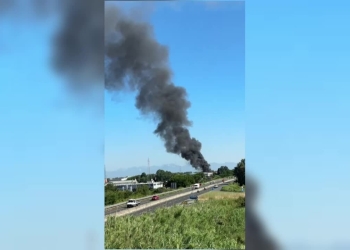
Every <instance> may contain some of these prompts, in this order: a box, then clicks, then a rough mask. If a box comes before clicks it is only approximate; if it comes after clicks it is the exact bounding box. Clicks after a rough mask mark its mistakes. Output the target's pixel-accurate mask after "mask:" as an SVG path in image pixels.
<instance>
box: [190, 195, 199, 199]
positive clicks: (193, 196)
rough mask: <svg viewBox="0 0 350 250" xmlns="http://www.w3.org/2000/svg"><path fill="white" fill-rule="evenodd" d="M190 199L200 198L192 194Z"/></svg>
mask: <svg viewBox="0 0 350 250" xmlns="http://www.w3.org/2000/svg"><path fill="white" fill-rule="evenodd" d="M190 200H198V196H197V195H191V196H190Z"/></svg>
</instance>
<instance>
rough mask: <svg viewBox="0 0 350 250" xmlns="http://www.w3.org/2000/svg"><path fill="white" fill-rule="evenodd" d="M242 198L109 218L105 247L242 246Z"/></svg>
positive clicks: (243, 209) (106, 224)
mask: <svg viewBox="0 0 350 250" xmlns="http://www.w3.org/2000/svg"><path fill="white" fill-rule="evenodd" d="M222 193H224V192H222ZM242 199H243V200H244V198H240V199H225V200H224V199H221V200H208V201H205V202H199V203H196V204H194V205H192V206H174V207H171V208H161V209H158V210H157V211H156V212H155V213H149V214H144V215H141V216H124V217H109V218H108V219H107V222H106V223H105V249H117V248H119V249H245V208H244V207H242V206H243V204H244V203H242Z"/></svg>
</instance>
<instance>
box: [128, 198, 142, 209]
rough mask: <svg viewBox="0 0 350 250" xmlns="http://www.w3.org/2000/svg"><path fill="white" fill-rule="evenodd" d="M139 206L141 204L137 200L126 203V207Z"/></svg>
mask: <svg viewBox="0 0 350 250" xmlns="http://www.w3.org/2000/svg"><path fill="white" fill-rule="evenodd" d="M138 205H140V202H139V201H137V200H133V199H131V200H129V201H128V202H127V203H126V207H128V208H129V207H137V206H138Z"/></svg>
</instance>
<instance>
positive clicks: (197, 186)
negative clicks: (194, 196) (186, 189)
mask: <svg viewBox="0 0 350 250" xmlns="http://www.w3.org/2000/svg"><path fill="white" fill-rule="evenodd" d="M200 186H201V185H200V184H199V183H196V184H194V185H193V187H194V189H198V188H199V187H200Z"/></svg>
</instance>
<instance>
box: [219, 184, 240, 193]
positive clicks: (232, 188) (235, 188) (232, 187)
mask: <svg viewBox="0 0 350 250" xmlns="http://www.w3.org/2000/svg"><path fill="white" fill-rule="evenodd" d="M221 191H224V192H242V187H240V186H239V185H238V184H237V183H232V184H228V185H226V186H223V187H222V188H221Z"/></svg>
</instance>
